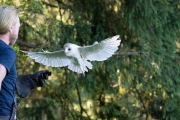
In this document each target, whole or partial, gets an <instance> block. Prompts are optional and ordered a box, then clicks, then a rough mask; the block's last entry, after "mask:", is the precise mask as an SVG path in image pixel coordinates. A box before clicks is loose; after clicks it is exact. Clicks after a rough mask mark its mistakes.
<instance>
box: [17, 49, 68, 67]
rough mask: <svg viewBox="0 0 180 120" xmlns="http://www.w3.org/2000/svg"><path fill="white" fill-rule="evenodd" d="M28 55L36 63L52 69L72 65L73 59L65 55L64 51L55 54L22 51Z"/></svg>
mask: <svg viewBox="0 0 180 120" xmlns="http://www.w3.org/2000/svg"><path fill="white" fill-rule="evenodd" d="M21 52H24V53H26V54H27V56H29V57H30V58H31V59H34V60H35V62H37V63H41V64H43V65H46V66H51V67H64V66H68V65H69V64H70V63H71V59H70V58H69V57H68V56H66V55H65V53H64V51H63V50H60V51H55V52H28V51H22V50H21Z"/></svg>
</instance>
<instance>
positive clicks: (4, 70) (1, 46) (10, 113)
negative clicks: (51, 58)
mask: <svg viewBox="0 0 180 120" xmlns="http://www.w3.org/2000/svg"><path fill="white" fill-rule="evenodd" d="M19 28H20V20H19V10H18V9H16V8H15V7H12V6H8V5H2V6H0V120H15V119H16V117H15V111H16V101H15V99H14V98H15V95H16V94H15V91H17V93H18V95H19V96H20V97H21V98H24V97H27V96H28V95H29V94H30V93H31V91H32V90H33V89H34V88H36V87H42V86H43V85H44V83H45V82H46V80H47V79H48V77H49V76H50V75H51V72H50V71H48V70H41V71H37V72H35V73H34V74H28V75H23V76H17V73H16V66H15V61H16V53H15V51H14V50H13V48H12V46H13V45H14V44H15V43H16V40H17V38H18V33H19Z"/></svg>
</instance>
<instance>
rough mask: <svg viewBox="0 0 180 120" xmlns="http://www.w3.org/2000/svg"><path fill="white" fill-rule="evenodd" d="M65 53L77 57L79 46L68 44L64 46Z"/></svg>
mask: <svg viewBox="0 0 180 120" xmlns="http://www.w3.org/2000/svg"><path fill="white" fill-rule="evenodd" d="M64 52H65V54H66V55H67V56H77V54H78V46H77V45H75V44H71V43H67V44H65V45H64Z"/></svg>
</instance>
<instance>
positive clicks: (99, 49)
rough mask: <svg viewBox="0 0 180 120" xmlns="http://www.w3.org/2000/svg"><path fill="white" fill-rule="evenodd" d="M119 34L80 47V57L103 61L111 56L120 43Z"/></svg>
mask: <svg viewBox="0 0 180 120" xmlns="http://www.w3.org/2000/svg"><path fill="white" fill-rule="evenodd" d="M118 38H119V35H116V36H113V37H111V38H107V39H105V40H103V41H101V42H100V43H97V42H96V43H94V44H93V45H90V46H84V47H80V48H79V51H80V54H81V55H82V57H83V58H84V59H86V60H91V61H103V60H106V59H108V58H109V57H111V56H112V55H113V54H114V53H115V52H116V51H117V50H118V46H119V45H120V42H121V40H118Z"/></svg>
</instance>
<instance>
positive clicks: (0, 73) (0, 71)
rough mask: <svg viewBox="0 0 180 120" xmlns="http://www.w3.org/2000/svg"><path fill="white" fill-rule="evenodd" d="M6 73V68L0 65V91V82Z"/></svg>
mask: <svg viewBox="0 0 180 120" xmlns="http://www.w3.org/2000/svg"><path fill="white" fill-rule="evenodd" d="M6 73H7V71H6V68H5V67H4V66H3V65H2V64H0V90H1V84H2V81H3V79H4V77H5V76H6Z"/></svg>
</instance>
